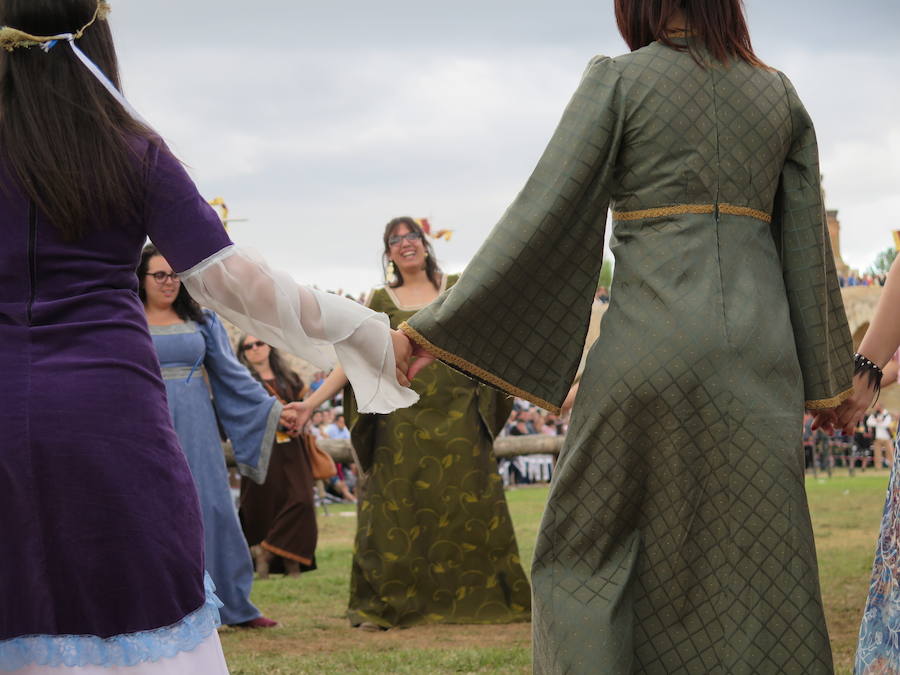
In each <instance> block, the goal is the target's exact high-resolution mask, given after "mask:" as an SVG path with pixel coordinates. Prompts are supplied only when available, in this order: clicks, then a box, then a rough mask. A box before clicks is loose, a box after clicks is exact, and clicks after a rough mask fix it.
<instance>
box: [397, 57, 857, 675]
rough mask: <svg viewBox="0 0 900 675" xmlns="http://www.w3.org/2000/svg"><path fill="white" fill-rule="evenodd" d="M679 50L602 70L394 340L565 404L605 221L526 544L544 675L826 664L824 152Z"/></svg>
mask: <svg viewBox="0 0 900 675" xmlns="http://www.w3.org/2000/svg"><path fill="white" fill-rule="evenodd" d="M682 43H684V41H682ZM693 48H694V50H695V54H690V53H686V52H683V51H678V50H676V49H673V48H670V47H667V46H664V45H661V44H659V43H653V44H651V45H649V46H647V47H645V48H643V49H640V50H637V51H635V52H633V53H631V54H626V55H624V56H620V57H617V58H615V59H610V58H606V57H600V58H597V59H595V60H594V61H592V62H591V64H590V66H589V67H588V69H587V72H586V73H585V75H584V77H583V79H582V81H581V84H580V86H579V87H578V90H577V92H576V93H575V96H574V97H573V99H572V101H571V103H570V104H569V106H568V108H567V109H566V111H565V113H564V114H563V117H562V121H561V122H560V124H559V127H558V129H557V131H556V133H555V134H554V136H553V138H552V140H551V141H550V144H549V146H548V147H547V150H546V151H545V152H544V154H543V156H542V157H541V159H540V162H539V163H538V165H537V168H536V169H535V171H534V173H533V174H532V176H531V179H530V180H529V181H528V182H527V184H526V186H525V188H524V189H523V191H522V192H521V194H520V195H519V197H518V198H517V199H516V200H515V202H514V203H513V205H512V206H511V207H510V208H509V209H508V210H507V212H506V214H505V215H504V216H503V218H502V219H501V220H500V222H499V223H498V224H497V226H496V227H495V229H494V231H493V232H492V233H491V235H490V236H489V237H488V239H487V240H486V241H485V243H484V244H483V245H482V247H481V249H480V250H479V251H478V253H477V254H476V255H475V257H474V258H473V260H472V262H471V263H470V264H469V266H468V267H467V268H466V270H465V273H464V274H463V275H462V277H461V278H460V281H459V283H458V284H456V286H455V287H454V288H453V289H451V290H450V291H449V292H448V293H447V294H445V295H443V296H441V297H440V298H438V299H437V300H436V301H435V302H433V303H431V304H430V305H429V306H428V307H427V308H426V309H424V310H422V311H421V312H420V313H418V314H417V315H416V316H415V317H413V318H412V319H411V320H410V321H409V323H408V325H405V326H402V327H401V328H402V329H403V330H405V331H406V332H407V334H408V335H409V336H410V337H411V338H413V339H415V340H416V341H417V342H418V343H419V344H420V345H422V346H423V347H424V348H426V349H428V350H429V351H430V352H431V353H432V354H434V355H435V356H437V357H438V358H440V359H442V360H444V361H445V362H447V363H450V364H452V365H453V366H455V367H457V368H459V369H461V370H464V371H466V372H468V373H470V374H472V375H473V376H476V377H478V378H480V379H482V380H484V381H486V382H489V383H492V384H494V385H495V386H498V387H501V388H503V389H505V390H506V391H507V392H510V393H515V394H517V395H520V396H523V397H526V398H530V399H531V400H532V401H535V402H539V403H541V405H542V406H543V407H551V408H552V407H554V406H556V405H559V404H560V403H561V402H562V400H563V399H564V397H565V395H566V392H567V391H568V389H569V386H570V385H571V383H572V380H573V377H574V375H575V371H576V368H577V367H578V364H579V361H580V357H581V353H582V347H583V343H584V339H585V334H586V332H587V326H588V321H589V316H590V306H591V301H592V299H593V295H594V291H595V290H596V287H597V279H598V277H599V274H600V266H601V262H602V251H603V235H604V230H605V225H606V217H607V209H608V207H610V206H611V207H612V211H613V239H612V250H613V252H614V253H615V257H616V273H615V279H614V280H613V287H612V292H611V303H610V306H609V309H608V311H607V312H606V315H605V316H604V318H603V323H602V330H601V333H600V338H599V340H598V341H597V342H596V343H595V344H594V346H593V348H592V349H591V351H590V354H589V356H588V359H587V365H586V368H585V372H584V375H583V378H582V380H581V387H580V389H579V392H578V396H577V398H576V401H575V407H574V409H573V412H572V418H571V424H570V427H569V433H568V436H567V438H566V442H565V445H564V446H563V449H562V452H561V454H560V458H559V462H558V465H557V468H556V473H555V474H554V477H553V484H552V487H551V490H550V497H549V502H548V505H547V509H546V511H545V514H544V519H543V523H542V525H541V531H540V534H539V536H538V541H537V546H536V548H535V559H534V565H533V568H532V570H533V573H532V581H533V583H534V600H535V603H534V605H535V606H534V624H533V625H534V658H535V661H534V665H535V670H536V671H537V672H539V673H604V674H613V675H618V674H622V675H631V673H659V674H664V675H671V674H676V673H677V674H684V675H695V674H697V673H718V674H721V675H759V674H760V673H766V674H768V673H771V674H776V673H777V674H781V673H796V674H797V675H809V674H813V673H815V674H819V673H822V674H827V673H830V672H832V669H833V667H832V661H831V648H830V644H829V639H828V632H827V630H826V627H825V617H824V614H823V611H822V599H821V595H820V591H819V580H818V567H817V564H816V553H815V546H814V544H813V534H812V527H811V524H810V518H809V510H808V506H807V502H806V493H805V489H804V471H803V450H802V446H801V429H802V427H801V424H802V415H803V408H804V405H805V406H806V407H808V408H818V409H827V408H833V407H834V406H836V405H837V404H839V403H840V402H841V401H842V400H844V399H845V397H847V396H848V395H849V394H850V386H851V375H852V372H851V371H852V342H851V339H850V331H849V330H848V328H847V320H846V317H845V315H844V310H843V305H842V301H841V294H840V288H839V287H838V283H837V277H836V275H835V272H834V258H833V256H832V253H831V249H830V245H829V235H828V229H827V225H826V221H825V217H824V210H823V204H822V192H821V188H820V186H819V165H818V157H817V151H816V137H815V133H814V131H813V126H812V123H811V121H810V119H809V116H808V115H807V113H806V110H805V109H804V107H803V105H802V103H801V102H800V100H799V98H798V96H797V93H796V92H795V91H794V88H793V87H792V86H791V83H790V82H789V81H788V80H787V78H786V77H784V75H782V74H781V73H779V72H777V71H774V70H768V69H765V68H757V67H753V66H751V65H749V64H747V63H745V62H742V61H739V62H732V63H730V64H729V65H727V66H726V65H723V64H721V63H718V62H713V61H712V60H711V59H710V57H709V56H708V54H706V52H705V51H704V49H703V47H702V46H700V45H694V46H693ZM695 55H696V57H697V58H696V60H695V58H694V56H695ZM698 60H699V61H700V62H705V64H706V65H705V66H704V65H701V63H698ZM804 402H805V403H804Z"/></svg>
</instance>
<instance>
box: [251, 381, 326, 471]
mask: <svg viewBox="0 0 900 675" xmlns="http://www.w3.org/2000/svg"><path fill="white" fill-rule="evenodd" d="M263 386H264V387H265V388H266V389H267V390H268V391H269V393H270V394H271V395H272V396H274V397H275V398H276V399H278V401H279V402H280V403H281V405H285V401H284V399H283V398H281V396H280V395H279V394H278V392H277V391H275V388H274V387H273V386H272V385H270V384H269V383H268V382H263ZM304 441H305V442H304V443H303V445H304V446H305V447H306V454H307V456H308V457H309V466H310V468H311V469H312V477H313V480H328V479H329V478H334V477H335V476H337V465H336V464H335V463H334V460H333V459H332V458H331V455H329V454H328V453H327V452H325V451H324V450H322V448H320V447H319V445H318V443H316V437H315V436H313V435H312V434H305V436H304Z"/></svg>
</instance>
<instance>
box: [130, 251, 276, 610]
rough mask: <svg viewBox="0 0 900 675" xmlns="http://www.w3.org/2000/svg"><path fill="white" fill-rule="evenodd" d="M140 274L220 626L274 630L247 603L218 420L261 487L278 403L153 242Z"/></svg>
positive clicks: (248, 570)
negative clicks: (194, 496) (195, 499)
mask: <svg viewBox="0 0 900 675" xmlns="http://www.w3.org/2000/svg"><path fill="white" fill-rule="evenodd" d="M137 274H138V283H139V288H140V291H139V293H140V297H141V301H142V302H143V303H144V311H145V312H146V314H147V322H148V324H149V326H150V335H151V336H152V338H153V345H154V346H155V347H156V352H157V354H158V355H159V362H160V365H161V366H162V376H163V380H164V382H165V385H166V395H167V397H168V401H169V410H170V411H171V413H172V421H173V422H174V425H175V432H176V433H177V434H178V439H179V440H180V441H181V447H182V449H183V450H184V454H185V456H186V457H187V460H188V464H189V466H190V468H191V474H192V475H193V478H194V483H195V484H196V486H197V493H198V494H199V496H200V509H201V513H202V516H203V532H204V549H205V555H206V568H207V570H208V571H209V574H210V576H211V577H212V580H213V582H214V583H215V584H216V589H217V590H216V593H217V595H218V596H219V599H220V600H221V601H222V602H223V603H224V606H223V607H221V608H220V610H219V611H220V613H221V616H222V623H226V624H231V625H237V626H244V627H249V628H269V627H272V626H275V625H277V622H275V621H272V620H271V619H268V618H266V617H265V616H262V613H261V612H260V611H259V610H258V609H257V608H256V607H255V606H254V605H253V603H252V602H250V589H251V586H252V585H253V563H252V561H251V558H250V552H249V549H248V548H247V542H246V540H245V539H244V535H243V533H242V531H241V526H240V522H239V521H238V516H237V511H236V510H235V507H234V500H233V499H232V496H231V490H230V488H229V485H228V472H227V469H226V468H225V460H224V456H223V454H222V444H221V442H220V439H219V428H218V425H217V424H216V416H217V415H218V419H219V421H220V422H221V423H222V427H223V428H224V430H225V433H226V434H227V436H228V438H229V439H231V444H232V447H233V448H234V452H235V458H236V459H237V463H238V468H239V470H240V472H241V474H242V475H243V476H246V477H247V478H249V479H250V480H253V481H255V482H257V483H262V482H264V481H265V478H266V472H267V470H268V466H269V456H270V454H271V450H272V443H273V440H274V437H275V431H276V428H277V427H278V425H279V420H280V417H281V415H282V405H281V404H280V403H279V402H278V401H277V400H276V399H275V398H274V397H273V396H269V395H268V394H266V392H265V390H264V389H263V388H262V387H261V386H260V385H259V383H258V382H257V381H256V380H254V379H253V377H251V376H250V374H249V373H248V372H247V370H246V368H244V367H242V366H241V365H240V364H239V363H238V362H237V360H236V359H235V357H234V355H233V352H232V351H231V345H230V343H229V341H228V334H227V333H226V331H225V328H224V327H223V326H222V323H221V322H220V321H219V319H218V317H217V316H216V315H215V314H213V313H212V312H210V311H204V310H201V309H200V306H199V305H198V304H197V303H196V302H194V301H193V299H191V296H190V295H189V294H188V292H187V290H186V289H185V288H184V287H183V286H181V284H180V282H179V281H178V277H177V275H176V274H175V273H174V272H173V271H172V268H171V267H170V266H169V263H168V262H166V260H165V258H163V257H162V255H160V253H159V251H158V250H157V249H156V247H155V246H153V245H152V244H148V245H147V246H145V247H144V251H143V253H142V254H141V264H140V266H139V267H138V271H137ZM207 382H208V385H207ZM210 389H211V390H212V400H210ZM285 414H286V415H287V414H288V413H285Z"/></svg>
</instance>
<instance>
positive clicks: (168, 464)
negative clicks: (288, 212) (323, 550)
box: [0, 142, 230, 670]
mask: <svg viewBox="0 0 900 675" xmlns="http://www.w3.org/2000/svg"><path fill="white" fill-rule="evenodd" d="M140 148H141V152H142V154H143V155H144V156H145V160H146V162H145V163H146V167H147V168H146V170H145V186H144V187H145V190H144V194H145V200H144V203H143V205H142V217H141V218H140V219H136V220H133V221H132V222H123V223H120V224H118V225H117V226H116V227H111V228H108V229H105V230H103V231H98V232H94V233H93V234H90V235H89V236H87V237H85V238H83V239H82V240H79V241H75V242H66V241H64V240H63V239H62V238H61V237H60V235H59V233H58V231H57V230H56V229H55V228H54V227H53V226H52V224H51V223H49V222H48V221H47V219H46V218H45V217H44V215H43V214H42V213H41V212H40V211H38V210H36V209H35V208H34V206H33V205H32V204H31V203H30V201H29V199H28V198H27V197H26V196H25V195H24V194H23V192H22V191H21V190H20V189H19V188H18V186H17V184H16V181H15V180H14V179H13V178H12V177H11V176H10V173H9V170H8V168H5V167H3V166H0V188H2V189H0V372H2V374H3V375H2V382H3V386H2V389H0V513H2V517H0V542H2V546H3V551H4V555H3V564H2V567H0V670H4V669H7V670H9V669H13V668H15V667H17V666H22V665H27V664H29V663H38V664H42V665H62V664H65V665H85V664H95V665H133V664H134V663H135V662H138V661H154V660H157V659H158V658H160V657H161V656H163V655H165V652H166V650H168V653H169V654H170V655H171V653H173V652H175V653H177V652H178V651H179V650H186V649H192V648H193V646H195V645H196V644H197V643H199V641H200V639H202V637H203V635H200V633H204V632H205V633H206V634H207V635H208V634H209V631H210V630H212V628H205V627H198V626H197V625H188V624H185V621H186V619H189V618H190V617H194V618H196V617H197V616H199V614H198V613H202V612H203V610H204V607H205V606H207V605H205V603H206V601H207V594H206V592H205V588H204V572H203V570H204V560H203V533H202V525H201V518H200V511H199V506H198V502H197V495H196V492H195V488H194V483H193V480H192V478H191V473H190V470H189V468H188V465H187V462H186V461H185V457H184V454H183V453H182V452H181V449H180V448H179V444H178V438H177V437H176V435H175V432H174V430H173V428H172V421H171V417H170V415H169V409H168V407H167V404H166V389H165V386H164V384H163V380H162V378H161V376H160V368H159V364H158V361H157V357H156V352H155V350H154V347H153V342H152V341H151V339H150V335H149V333H148V329H147V322H146V319H145V317H144V310H143V308H142V306H141V302H140V300H139V299H138V295H137V286H136V279H135V275H134V270H135V268H136V267H137V264H138V259H139V255H140V251H141V247H142V246H143V244H144V242H145V240H146V237H147V236H149V237H150V238H151V239H152V240H153V242H154V243H155V244H156V245H157V246H158V247H159V249H160V251H161V252H162V254H163V255H164V256H165V257H166V259H167V260H168V261H169V263H170V264H171V265H172V266H173V268H174V269H175V270H177V271H183V270H185V269H187V268H189V267H191V266H193V265H195V264H196V263H198V262H200V261H202V260H204V259H205V258H207V257H208V256H210V255H211V254H213V253H215V252H216V251H218V250H220V249H221V248H223V247H224V246H226V245H228V244H229V243H230V242H229V239H228V236H227V234H226V233H225V231H224V229H223V227H222V225H221V223H220V222H219V219H218V217H217V216H216V214H215V213H214V212H213V211H212V209H210V208H209V207H208V206H207V204H206V203H205V201H204V200H203V199H202V197H200V195H199V194H198V193H197V190H196V188H195V187H194V184H193V183H192V181H191V180H190V178H189V177H188V176H187V174H186V173H185V171H184V170H183V168H182V167H181V165H180V164H179V163H178V161H177V160H176V159H175V158H173V157H172V156H171V155H170V154H169V153H168V152H167V151H166V150H165V149H164V148H163V149H160V148H158V147H157V146H155V145H152V144H149V143H147V142H142V143H141V145H140ZM179 628H180V629H182V638H184V639H181V640H180V641H179V640H178V639H176V640H175V641H174V642H173V641H172V640H171V638H172V634H171V630H172V629H175V630H176V632H177V630H178V629H179ZM185 629H188V632H190V631H191V630H195V631H199V632H198V634H197V635H194V636H193V637H187V638H185V636H184V631H185ZM160 630H162V633H160ZM167 631H169V632H167ZM123 634H136V635H137V637H138V638H142V639H139V640H137V642H135V641H133V640H132V641H131V642H128V636H125V642H124V643H123V642H122V640H121V639H119V638H122V637H123ZM154 635H156V636H160V635H161V636H162V637H163V638H164V639H167V640H169V642H168V646H164V645H157V644H155V643H154V642H153V636H154ZM53 636H62V637H59V638H54V637H53ZM67 636H85V639H86V640H89V641H91V642H89V643H85V642H84V641H82V642H78V640H77V639H75V638H72V639H71V640H70V638H69V637H67ZM98 638H99V639H98ZM143 638H148V639H150V641H149V642H147V641H146V640H143ZM176 638H177V636H176ZM72 640H74V642H73V641H72ZM117 640H118V642H117ZM191 642H194V644H193V645H192V644H191ZM129 645H130V646H129ZM88 647H90V650H89V651H91V650H93V651H91V654H88V655H85V653H84V652H83V649H85V648H88ZM67 650H68V651H67ZM129 650H131V651H130V652H129ZM98 651H99V652H100V653H99V655H97V653H96V652H98Z"/></svg>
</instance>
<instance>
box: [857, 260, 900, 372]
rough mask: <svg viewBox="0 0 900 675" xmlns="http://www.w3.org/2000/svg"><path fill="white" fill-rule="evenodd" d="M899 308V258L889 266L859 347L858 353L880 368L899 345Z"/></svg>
mask: <svg viewBox="0 0 900 675" xmlns="http://www.w3.org/2000/svg"><path fill="white" fill-rule="evenodd" d="M897 307H900V256H898V257H897V258H896V259H895V260H894V264H893V265H891V271H890V272H889V273H888V278H887V283H886V284H885V286H884V292H883V293H882V294H881V298H880V299H879V300H878V306H877V307H876V308H875V317H874V318H873V319H872V323H871V324H870V326H869V330H868V331H867V332H866V336H865V337H864V338H863V341H862V343H861V344H860V345H859V353H860V354H862V355H863V356H865V357H866V358H869V359H871V360H872V361H874V362H875V363H876V364H877V365H879V366H881V367H882V368H883V367H884V366H885V365H886V364H887V363H888V361H889V360H890V358H891V355H892V354H893V353H894V352H895V351H897V346H898V345H900V321H898V320H897V315H896V308H897Z"/></svg>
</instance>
